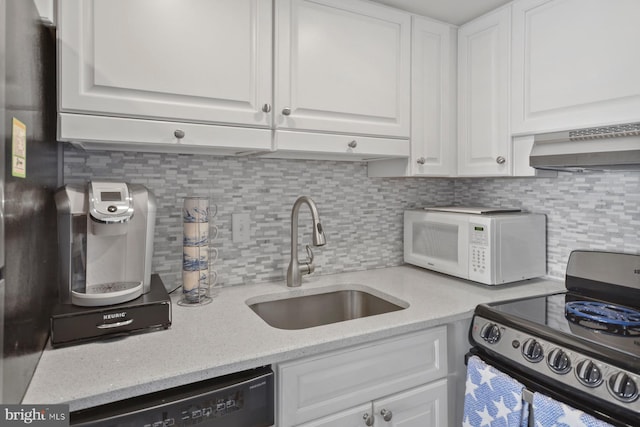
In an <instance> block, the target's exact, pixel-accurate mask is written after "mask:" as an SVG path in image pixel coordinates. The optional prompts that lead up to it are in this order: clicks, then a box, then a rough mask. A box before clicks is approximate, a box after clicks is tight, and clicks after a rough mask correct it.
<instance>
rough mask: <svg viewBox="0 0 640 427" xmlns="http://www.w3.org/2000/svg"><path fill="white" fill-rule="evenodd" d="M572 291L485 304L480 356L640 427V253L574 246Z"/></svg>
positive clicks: (571, 401)
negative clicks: (575, 247) (605, 250)
mask: <svg viewBox="0 0 640 427" xmlns="http://www.w3.org/2000/svg"><path fill="white" fill-rule="evenodd" d="M565 285H566V289H567V290H566V292H562V293H557V294H553V295H546V296H540V297H532V298H523V299H519V300H512V301H506V302H501V303H494V304H482V305H479V306H478V307H477V308H476V310H475V314H474V318H473V321H472V324H471V328H470V332H469V337H470V342H471V344H472V345H473V346H474V348H473V349H472V353H473V354H477V355H478V356H480V357H481V358H483V359H485V360H486V361H488V362H489V363H491V364H493V365H494V366H496V367H498V368H499V369H500V370H502V371H504V372H506V373H507V374H509V375H511V376H513V377H514V378H516V379H518V380H520V381H521V382H522V383H523V384H525V386H527V387H528V388H530V389H532V390H534V391H535V390H537V391H540V392H544V393H545V394H547V395H550V396H551V397H553V398H555V399H557V400H560V401H562V402H564V403H566V404H568V405H572V406H574V407H576V408H579V409H581V410H583V411H584V412H587V413H589V414H591V415H593V416H595V417H597V418H599V419H602V420H604V421H606V422H608V423H610V424H613V425H617V426H636V427H637V426H640V399H639V397H640V255H634V254H621V253H611V252H597V251H574V252H572V253H571V256H570V258H569V262H568V265H567V274H566V281H565Z"/></svg>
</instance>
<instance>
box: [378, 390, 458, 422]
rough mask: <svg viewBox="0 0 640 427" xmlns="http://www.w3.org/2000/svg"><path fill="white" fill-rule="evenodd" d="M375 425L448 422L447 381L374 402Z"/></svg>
mask: <svg viewBox="0 0 640 427" xmlns="http://www.w3.org/2000/svg"><path fill="white" fill-rule="evenodd" d="M373 413H374V414H375V419H374V423H373V425H375V426H385V427H387V426H388V427H441V426H446V425H449V422H448V412H447V380H446V379H443V380H440V381H436V382H434V383H431V384H427V385H425V386H422V387H417V388H414V389H412V390H408V391H406V392H403V393H398V394H394V395H393V396H389V397H387V398H384V399H380V400H376V401H374V402H373Z"/></svg>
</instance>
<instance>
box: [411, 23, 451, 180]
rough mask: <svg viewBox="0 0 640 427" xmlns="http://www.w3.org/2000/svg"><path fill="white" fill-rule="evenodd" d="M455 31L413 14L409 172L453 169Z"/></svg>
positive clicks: (422, 173) (447, 172) (440, 173)
mask: <svg viewBox="0 0 640 427" xmlns="http://www.w3.org/2000/svg"><path fill="white" fill-rule="evenodd" d="M456 33H457V29H456V28H455V27H452V26H450V25H447V24H444V23H440V22H436V21H432V20H429V19H425V18H420V17H417V16H416V17H414V18H413V46H412V58H411V59H412V73H411V84H412V86H411V95H412V97H411V100H412V102H411V113H412V121H411V175H412V176H430V175H435V176H453V175H455V173H456V129H455V124H456V121H455V117H456V114H455V106H456V102H455V96H456V87H455V85H456V61H455V52H456Z"/></svg>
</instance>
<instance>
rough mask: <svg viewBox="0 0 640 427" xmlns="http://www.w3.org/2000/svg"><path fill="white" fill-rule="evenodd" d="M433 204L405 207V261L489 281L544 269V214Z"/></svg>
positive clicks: (529, 275) (531, 274)
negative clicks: (426, 206) (437, 206)
mask: <svg viewBox="0 0 640 427" xmlns="http://www.w3.org/2000/svg"><path fill="white" fill-rule="evenodd" d="M433 209H434V210H431V209H430V208H426V209H416V210H408V211H405V213H404V261H405V262H407V263H409V264H414V265H417V266H419V267H424V268H428V269H430V270H434V271H438V272H441V273H445V274H450V275H452V276H456V277H461V278H463V279H467V280H472V281H474V282H479V283H483V284H485V285H498V284H502V283H509V282H515V281H518V280H525V279H530V278H533V277H539V276H544V275H545V274H546V271H547V257H546V217H545V215H543V214H534V213H524V212H517V211H516V212H502V211H499V212H495V211H492V210H490V209H489V210H483V209H475V208H437V209H436V208H433Z"/></svg>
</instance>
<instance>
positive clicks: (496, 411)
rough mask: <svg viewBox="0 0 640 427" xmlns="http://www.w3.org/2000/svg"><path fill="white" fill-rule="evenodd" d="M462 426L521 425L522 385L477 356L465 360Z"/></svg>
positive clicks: (524, 410) (526, 411) (524, 422)
mask: <svg viewBox="0 0 640 427" xmlns="http://www.w3.org/2000/svg"><path fill="white" fill-rule="evenodd" d="M465 388H466V391H465V396H464V419H463V423H462V427H484V426H489V427H522V426H526V425H527V423H528V415H529V407H528V405H526V404H524V402H523V401H522V390H523V389H524V386H523V385H522V384H520V383H519V382H518V381H516V380H514V379H513V378H511V377H510V376H508V375H507V374H505V373H502V372H500V371H498V370H497V369H495V368H494V367H493V366H489V365H487V364H486V363H484V362H483V361H482V360H480V358H479V357H477V356H472V357H470V358H469V360H468V362H467V384H466V387H465Z"/></svg>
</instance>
